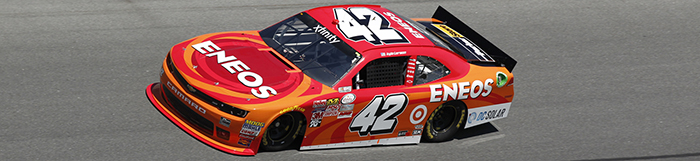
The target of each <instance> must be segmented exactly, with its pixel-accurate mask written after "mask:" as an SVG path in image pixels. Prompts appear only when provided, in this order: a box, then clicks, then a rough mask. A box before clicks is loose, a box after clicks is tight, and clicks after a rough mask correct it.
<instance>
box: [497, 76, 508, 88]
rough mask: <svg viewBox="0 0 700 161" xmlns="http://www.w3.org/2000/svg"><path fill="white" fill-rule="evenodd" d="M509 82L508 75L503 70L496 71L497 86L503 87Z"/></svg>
mask: <svg viewBox="0 0 700 161" xmlns="http://www.w3.org/2000/svg"><path fill="white" fill-rule="evenodd" d="M507 82H508V75H506V73H503V72H496V87H498V88H501V87H503V86H504V85H506V83H507Z"/></svg>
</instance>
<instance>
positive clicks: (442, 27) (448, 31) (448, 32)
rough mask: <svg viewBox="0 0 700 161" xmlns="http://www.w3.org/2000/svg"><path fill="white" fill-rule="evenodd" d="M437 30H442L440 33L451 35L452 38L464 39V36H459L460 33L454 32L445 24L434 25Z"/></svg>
mask: <svg viewBox="0 0 700 161" xmlns="http://www.w3.org/2000/svg"><path fill="white" fill-rule="evenodd" d="M433 26H435V27H436V28H438V29H440V31H442V32H444V33H445V34H447V35H449V36H450V37H464V36H462V34H459V32H457V31H455V30H453V29H452V28H450V27H449V26H447V25H443V24H433Z"/></svg>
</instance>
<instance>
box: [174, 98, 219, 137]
mask: <svg viewBox="0 0 700 161" xmlns="http://www.w3.org/2000/svg"><path fill="white" fill-rule="evenodd" d="M161 88H162V89H163V93H165V96H166V98H167V99H168V102H170V104H171V105H172V107H173V108H175V111H177V113H178V114H180V116H182V117H183V118H185V120H187V121H188V122H189V123H190V124H192V125H195V127H197V128H199V129H202V131H204V132H205V133H206V134H209V135H213V134H214V123H212V122H211V121H209V120H207V119H206V118H204V117H203V116H201V115H199V114H197V112H196V111H194V110H192V109H190V108H189V107H188V106H187V105H186V104H185V103H183V102H182V101H180V99H178V98H177V97H175V95H173V93H171V92H170V91H169V90H167V88H165V87H161Z"/></svg>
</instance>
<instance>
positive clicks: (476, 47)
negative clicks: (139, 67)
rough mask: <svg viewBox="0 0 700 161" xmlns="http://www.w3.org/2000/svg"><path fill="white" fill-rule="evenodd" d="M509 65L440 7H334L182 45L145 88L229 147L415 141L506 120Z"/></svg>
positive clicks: (159, 105) (197, 130) (182, 122)
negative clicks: (407, 10)
mask: <svg viewBox="0 0 700 161" xmlns="http://www.w3.org/2000/svg"><path fill="white" fill-rule="evenodd" d="M515 64H516V61H515V60H514V59H513V58H511V57H510V56H508V55H507V54H506V53H504V52H503V51H501V50H500V49H498V48H497V47H496V46H495V45H493V44H492V43H490V42H489V41H487V40H486V39H484V38H483V37H482V36H480V35H479V34H478V33H476V32H475V31H474V30H472V29H471V28H470V27H469V26H467V25H466V24H464V23H463V22H462V21H460V20H459V19H457V18H456V17H455V16H453V15H452V14H450V13H449V12H448V11H447V10H445V9H444V8H442V7H438V8H437V10H436V11H435V13H434V15H433V17H432V18H416V19H409V18H405V17H403V16H401V15H399V14H397V13H395V12H392V11H390V10H388V9H386V8H382V7H381V6H378V5H336V6H326V7H319V8H314V9H310V10H306V11H303V12H301V13H298V14H296V15H293V16H291V17H289V18H287V19H285V20H282V21H280V22H278V23H277V24H274V25H272V26H270V27H268V28H266V29H263V30H260V31H232V32H220V33H211V34H206V35H201V36H198V37H195V38H192V39H189V40H186V41H184V42H181V43H179V44H177V45H175V46H173V47H172V48H171V50H170V52H169V53H168V54H167V56H166V58H165V60H164V61H163V64H162V70H161V72H160V82H158V83H153V84H151V85H149V86H148V87H147V88H146V95H147V97H148V99H149V100H150V102H151V103H152V104H153V106H155V108H156V109H157V110H158V111H159V112H160V113H162V114H163V115H164V116H165V117H166V118H167V119H168V120H170V121H171V122H172V123H174V124H175V125H176V126H177V127H179V128H180V129H182V130H183V131H184V132H186V133H187V134H189V135H191V136H192V137H193V138H195V139H197V140H199V141H201V142H203V143H205V144H206V145H209V146H211V147H213V148H215V149H218V150H221V151H223V152H227V153H231V154H236V155H255V154H256V153H258V151H259V150H265V151H277V150H283V149H289V148H290V145H292V144H294V143H296V144H295V145H299V150H312V149H328V148H346V147H362V146H372V145H393V144H417V143H419V142H421V141H427V142H440V141H446V140H451V139H453V138H454V137H453V135H454V134H455V133H456V132H457V131H458V130H460V129H466V128H469V127H473V126H475V125H479V124H483V123H486V122H490V121H494V120H498V119H502V118H505V117H507V116H508V113H509V111H510V106H511V102H512V100H513V94H514V92H513V74H512V73H511V72H512V70H513V68H514V67H515Z"/></svg>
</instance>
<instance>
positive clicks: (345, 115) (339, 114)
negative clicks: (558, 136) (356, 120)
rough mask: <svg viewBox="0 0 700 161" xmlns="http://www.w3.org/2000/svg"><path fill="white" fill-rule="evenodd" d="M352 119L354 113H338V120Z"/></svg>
mask: <svg viewBox="0 0 700 161" xmlns="http://www.w3.org/2000/svg"><path fill="white" fill-rule="evenodd" d="M350 117H352V111H341V112H339V113H338V119H344V118H350Z"/></svg>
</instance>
